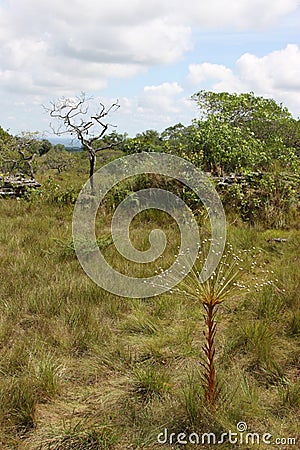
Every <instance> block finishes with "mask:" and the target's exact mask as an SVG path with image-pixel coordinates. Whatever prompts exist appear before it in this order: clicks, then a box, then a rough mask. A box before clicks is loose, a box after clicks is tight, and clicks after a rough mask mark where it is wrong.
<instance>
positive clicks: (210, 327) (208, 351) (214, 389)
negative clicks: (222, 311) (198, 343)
mask: <svg viewBox="0 0 300 450" xmlns="http://www.w3.org/2000/svg"><path fill="white" fill-rule="evenodd" d="M218 305H219V303H218V302H210V303H203V307H204V310H205V314H204V316H203V317H204V322H205V325H206V331H203V334H204V336H205V341H206V342H205V344H204V345H203V346H202V350H203V352H204V354H205V356H206V360H205V361H204V362H202V363H201V365H202V367H203V369H204V372H203V374H202V381H203V387H204V397H205V400H206V402H207V404H208V405H210V406H211V407H213V406H214V405H215V402H216V399H217V395H218V385H217V381H216V370H215V362H214V358H215V352H216V350H215V336H216V328H217V324H216V321H215V316H216V313H217V309H218Z"/></svg>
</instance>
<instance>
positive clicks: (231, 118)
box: [192, 90, 300, 170]
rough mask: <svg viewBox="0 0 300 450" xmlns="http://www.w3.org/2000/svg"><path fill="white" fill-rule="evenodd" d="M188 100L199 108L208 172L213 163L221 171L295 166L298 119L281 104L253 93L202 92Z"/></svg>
mask: <svg viewBox="0 0 300 450" xmlns="http://www.w3.org/2000/svg"><path fill="white" fill-rule="evenodd" d="M192 99H193V100H194V101H196V103H197V105H198V106H199V108H200V114H201V120H200V121H199V122H198V123H199V126H200V128H201V129H202V133H204V135H206V138H207V139H206V142H205V145H204V148H203V151H204V164H205V165H207V164H209V165H211V166H212V170H215V168H216V163H217V161H218V164H219V165H221V166H222V167H223V168H224V169H225V170H230V169H231V170H239V169H248V168H250V167H252V168H253V169H269V168H272V167H274V165H275V164H278V165H279V166H281V167H286V168H288V169H292V170H295V169H296V167H298V158H297V152H299V136H300V130H299V120H295V119H294V118H293V117H292V115H291V113H290V112H289V111H288V109H287V108H285V107H284V106H283V105H282V104H278V103H276V102H275V100H273V99H266V98H263V97H257V96H255V95H254V93H253V92H250V93H244V94H230V93H228V92H221V93H216V92H211V91H203V90H202V91H200V92H198V93H196V94H194V95H193V96H192ZM214 147H215V148H214ZM239 147H240V150H238V148H239ZM239 153H240V155H239ZM229 165H230V167H229Z"/></svg>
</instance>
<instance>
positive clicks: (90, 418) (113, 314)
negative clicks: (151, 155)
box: [0, 172, 300, 450]
mask: <svg viewBox="0 0 300 450" xmlns="http://www.w3.org/2000/svg"><path fill="white" fill-rule="evenodd" d="M48 175H49V174H42V175H40V176H41V178H42V179H43V180H45V179H46V178H47V177H48ZM52 176H53V177H54V181H53V182H51V183H56V184H59V185H60V186H63V187H64V189H66V187H67V186H70V184H72V186H73V187H75V190H76V188H77V187H78V186H79V185H80V182H81V180H82V178H84V175H83V172H82V173H81V172H78V173H77V175H76V174H75V172H74V173H73V174H70V173H64V174H62V175H59V176H58V175H54V174H52ZM57 189H58V191H59V189H60V188H57ZM51 195H52V194H51ZM55 195H56V194H55ZM53 196H54V194H53V195H52V197H53ZM48 197H49V196H48ZM50 197H51V196H50ZM50 197H49V198H48V199H45V198H43V197H41V198H39V197H38V196H36V197H35V198H34V199H31V200H16V199H10V200H6V199H5V200H4V199H2V200H0V211H1V212H0V215H1V235H0V240H1V247H0V252H1V258H0V265H1V272H0V273H1V275H0V280H1V283H0V344H1V347H0V446H1V448H2V449H4V450H5V449H24V450H26V449H28V450H29V449H31V450H32V449H40V450H44V449H51V450H54V449H55V450H69V449H86V450H89V449H91V450H94V449H110V448H111V449H117V450H122V449H129V448H132V449H139V448H147V449H154V448H166V447H167V448H181V447H182V446H180V445H178V446H177V445H175V444H173V445H170V444H169V445H167V444H166V445H159V444H158V443H157V435H158V434H159V433H160V432H162V431H163V430H164V429H165V428H167V429H168V430H169V433H171V432H174V433H176V434H177V433H179V432H186V433H191V432H193V431H194V432H197V433H205V432H215V433H216V434H218V436H220V434H221V433H222V432H226V431H228V430H230V429H231V430H232V431H236V424H237V423H238V422H241V421H243V422H246V423H247V425H248V430H249V431H252V432H257V433H261V435H262V434H263V433H270V434H272V436H273V438H272V440H271V442H275V438H277V437H280V438H288V437H293V438H297V437H298V436H297V433H298V431H299V412H300V389H299V388H300V380H299V374H300V372H299V371H300V360H299V336H300V313H299V292H300V272H299V265H300V255H299V244H300V230H299V229H296V228H292V229H285V230H272V229H265V227H264V226H263V225H262V224H259V223H257V224H256V225H254V226H251V227H250V226H248V225H247V224H243V223H242V222H241V221H240V220H239V219H238V218H235V217H234V216H228V230H227V231H228V240H229V241H230V242H231V243H232V245H233V247H234V248H235V250H236V251H239V250H245V249H252V248H253V247H255V248H256V250H259V256H258V260H257V263H258V264H259V265H260V266H264V269H265V271H267V270H268V271H269V274H270V279H272V281H273V282H274V283H273V284H272V285H269V286H264V287H262V288H261V289H259V290H255V289H254V281H253V280H252V278H251V277H250V276H249V277H248V278H247V279H246V283H247V287H249V289H250V292H248V293H247V294H246V295H244V294H243V295H242V294H241V295H239V294H236V295H234V296H233V297H232V298H230V299H229V300H228V301H227V302H226V303H224V304H222V306H221V307H220V309H219V312H218V316H217V322H218V328H217V330H218V331H217V339H216V349H217V352H216V363H217V375H218V378H219V382H220V395H219V399H218V403H217V406H216V408H215V410H213V411H212V410H209V409H208V408H207V405H206V404H205V402H204V401H203V388H202V385H201V365H200V362H201V358H202V351H201V346H202V345H203V340H204V337H203V330H204V323H203V308H202V305H201V302H200V301H199V302H195V301H191V300H189V298H187V297H185V296H184V295H182V294H178V295H176V294H168V293H166V294H163V295H160V296H158V297H154V298H150V299H126V298H120V297H116V296H114V295H112V294H110V293H108V292H106V291H104V290H102V289H101V288H99V287H98V286H97V285H95V284H94V283H93V282H92V281H91V280H89V278H88V277H87V276H86V275H85V273H84V272H83V270H82V268H81V266H80V265H79V262H78V261H77V259H76V256H75V254H74V251H73V247H72V235H71V224H72V209H73V206H72V204H68V201H67V200H66V198H65V200H61V201H57V199H58V198H60V197H59V196H57V195H56V197H55V198H56V201H54V200H53V198H54V197H53V198H52V201H51V198H50ZM110 219H111V217H110V215H109V214H108V213H107V212H105V210H101V211H100V212H99V218H98V237H99V239H102V240H103V242H104V245H103V253H104V254H105V256H106V257H107V259H108V260H110V261H114V264H115V267H116V268H117V269H118V270H121V271H125V272H128V271H130V270H135V273H138V274H139V275H145V274H149V273H148V272H149V267H148V268H143V267H140V266H139V267H135V268H134V267H130V266H128V264H127V263H126V261H124V260H123V259H122V258H121V257H119V258H118V257H117V256H116V252H115V249H114V246H113V245H110V244H109V241H107V242H108V243H107V245H105V242H106V240H105V239H106V237H107V236H108V235H109V233H110ZM152 228H163V229H164V231H165V232H166V234H167V236H168V243H169V244H168V246H167V249H166V252H165V255H164V256H165V260H164V261H165V263H166V264H168V263H169V262H172V260H173V258H174V255H175V253H176V251H177V245H178V242H179V240H178V239H179V237H178V230H177V227H176V225H175V224H174V223H173V222H172V221H171V220H170V219H168V218H167V217H166V215H165V214H163V213H161V214H152V215H151V214H150V215H149V214H147V213H145V214H143V215H142V214H141V215H140V217H138V218H137V219H136V220H135V222H134V224H133V226H132V239H133V242H134V243H135V245H136V246H137V247H139V248H145V246H146V243H147V239H148V234H149V231H150V230H151V229H152ZM201 234H202V236H208V235H209V231H208V229H207V226H206V225H205V224H204V225H202V228H201ZM274 237H280V238H284V239H286V241H284V242H275V241H273V240H272V238H274ZM259 281H260V280H258V282H259ZM256 282H257V281H256ZM298 442H299V441H298ZM194 447H195V445H191V444H187V445H185V448H187V449H189V448H194ZM207 447H209V446H205V445H198V446H196V448H207ZM220 447H222V448H228V449H229V448H235V447H238V448H244V449H247V448H262V449H263V448H268V449H271V448H278V446H277V445H275V444H270V445H267V444H266V445H265V444H263V443H261V444H260V445H256V444H255V445H251V446H248V445H246V444H239V445H235V446H232V445H230V444H228V443H224V444H222V445H220ZM280 448H297V444H296V445H295V446H293V445H281V446H280Z"/></svg>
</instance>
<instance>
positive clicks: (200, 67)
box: [187, 44, 300, 115]
mask: <svg viewBox="0 0 300 450" xmlns="http://www.w3.org/2000/svg"><path fill="white" fill-rule="evenodd" d="M187 78H188V81H189V83H190V84H191V85H192V86H197V89H198V90H200V89H202V86H203V83H205V84H206V86H207V83H209V84H210V89H212V90H214V91H219V92H220V91H229V92H247V91H254V92H255V93H256V94H257V95H262V96H267V97H273V98H275V99H277V100H278V101H281V102H283V103H284V104H286V105H287V106H288V107H289V108H290V109H291V111H292V112H294V114H296V115H299V107H300V49H299V47H298V46H297V45H295V44H289V45H287V46H286V48H284V49H282V50H276V51H273V52H271V53H269V54H267V55H265V56H263V57H258V56H256V55H253V54H251V53H244V54H243V55H242V56H241V57H240V58H239V59H238V60H237V61H236V64H235V69H234V70H232V69H230V68H228V67H225V66H223V65H220V64H210V63H202V64H191V65H190V66H189V74H188V77H187Z"/></svg>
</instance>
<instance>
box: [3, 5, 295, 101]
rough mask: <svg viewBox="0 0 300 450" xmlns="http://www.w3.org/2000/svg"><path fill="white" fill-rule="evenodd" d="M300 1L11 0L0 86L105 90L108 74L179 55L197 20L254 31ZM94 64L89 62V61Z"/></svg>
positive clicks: (206, 24) (5, 15) (38, 90)
mask: <svg viewBox="0 0 300 450" xmlns="http://www.w3.org/2000/svg"><path fill="white" fill-rule="evenodd" d="M297 4H298V1H297V0H251V1H249V0H227V1H226V2H224V0H210V1H209V2H205V1H201V2H197V1H195V0H185V2H184V4H183V3H182V1H181V0H165V1H164V2H161V1H160V0H152V1H151V2H149V1H147V0H127V1H126V3H124V1H123V0H110V1H107V2H103V1H102V2H101V1H100V2H99V0H73V1H72V3H71V4H70V3H68V2H64V1H61V0H51V1H48V2H41V1H40V0H8V1H7V2H4V3H2V4H0V44H1V46H0V68H1V73H0V87H1V86H4V87H8V88H10V89H13V87H14V86H16V87H17V88H18V90H19V91H20V90H21V89H24V91H25V92H30V91H32V92H33V93H34V94H36V93H42V92H43V91H44V92H49V88H51V89H52V93H53V94H52V95H56V94H60V93H61V92H64V93H66V94H67V93H68V92H70V91H72V90H77V91H78V90H81V89H86V86H88V88H89V89H90V88H92V89H101V88H103V87H105V86H106V84H107V80H109V79H110V78H127V77H132V76H134V75H136V74H138V73H140V72H141V71H143V70H145V69H146V68H147V67H150V66H153V65H159V64H170V63H174V62H176V61H178V60H179V59H180V58H181V57H182V56H183V55H184V53H185V52H186V51H187V50H189V49H191V45H192V28H191V26H195V27H197V26H200V27H206V28H209V29H216V28H218V27H231V28H232V27H233V28H235V29H251V28H257V27H261V26H266V25H270V24H272V23H274V22H275V21H276V20H279V19H280V18H281V17H282V16H284V15H286V14H288V13H290V12H291V11H293V10H294V9H295V8H296V7H297ZM87 66H88V67H87Z"/></svg>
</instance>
